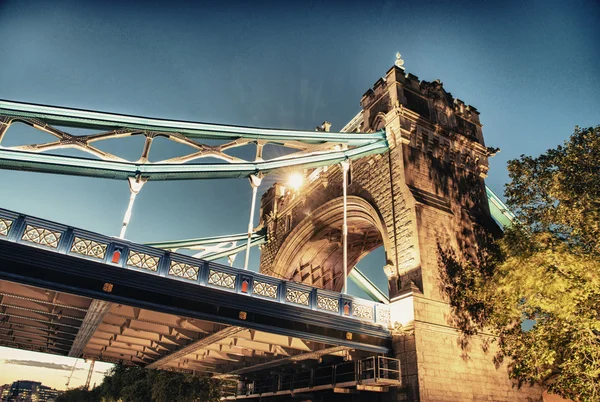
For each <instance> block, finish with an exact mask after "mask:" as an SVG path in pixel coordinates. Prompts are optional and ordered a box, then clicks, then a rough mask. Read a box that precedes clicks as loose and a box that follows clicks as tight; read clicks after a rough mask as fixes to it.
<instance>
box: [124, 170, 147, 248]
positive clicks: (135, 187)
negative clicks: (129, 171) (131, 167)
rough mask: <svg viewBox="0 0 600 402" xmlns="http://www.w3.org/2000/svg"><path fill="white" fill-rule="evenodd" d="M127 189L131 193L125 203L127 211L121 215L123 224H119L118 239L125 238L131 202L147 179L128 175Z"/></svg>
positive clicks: (131, 209) (131, 207) (131, 206)
mask: <svg viewBox="0 0 600 402" xmlns="http://www.w3.org/2000/svg"><path fill="white" fill-rule="evenodd" d="M128 180H129V191H130V192H131V195H130V196H129V204H128V205H127V211H125V216H124V217H123V226H121V233H120V234H119V238H120V239H124V238H125V232H126V231H127V225H129V220H130V219H131V212H132V211H133V203H134V202H135V197H136V196H137V194H138V193H139V192H140V190H141V189H142V187H143V186H144V184H145V183H146V182H147V181H148V179H145V178H141V177H130V178H129V179H128Z"/></svg>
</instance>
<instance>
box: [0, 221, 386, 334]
mask: <svg viewBox="0 0 600 402" xmlns="http://www.w3.org/2000/svg"><path fill="white" fill-rule="evenodd" d="M0 240H4V241H6V240H8V241H12V242H16V243H20V244H25V245H28V246H31V247H40V248H43V249H45V250H49V251H52V252H55V253H61V254H67V255H70V256H73V257H77V258H84V259H89V260H92V261H100V262H103V263H105V264H108V265H112V266H118V267H121V268H123V269H132V270H136V271H139V272H143V273H145V274H148V275H158V276H162V277H165V278H169V279H171V280H185V281H186V282H191V283H195V284H196V285H198V286H200V287H202V286H210V287H212V288H216V289H220V290H223V291H227V292H235V293H237V294H241V295H245V296H246V297H250V298H261V299H263V300H267V301H270V302H272V303H280V304H288V305H293V306H295V307H299V308H305V309H309V310H316V311H319V312H323V313H327V314H332V315H337V316H344V317H350V318H355V319H357V320H359V321H364V322H367V323H374V324H378V325H380V326H382V327H385V328H387V327H388V326H389V322H388V321H389V309H388V307H387V306H385V305H383V304H380V303H374V302H370V301H368V300H363V299H358V298H354V297H351V296H347V295H342V294H340V293H336V292H331V291H326V290H323V289H318V288H313V287H309V286H305V285H302V284H298V283H293V282H289V281H284V280H280V279H278V278H273V277H270V276H266V275H262V274H258V273H255V272H252V271H248V270H242V269H237V268H232V267H228V266H226V265H222V264H217V263H214V262H212V261H206V260H202V259H198V258H194V257H190V256H187V255H183V254H178V253H172V252H169V251H165V250H161V249H156V248H153V247H149V246H145V245H141V244H137V243H133V242H130V241H127V240H123V239H117V238H113V237H109V236H103V235H100V234H97V233H93V232H88V231H85V230H81V229H77V228H71V227H67V226H66V225H61V224H58V223H54V222H51V221H47V220H43V219H39V218H35V217H31V216H24V215H20V214H18V213H15V212H11V211H8V210H4V209H0ZM386 311H387V319H385V317H386V316H385V312H386Z"/></svg>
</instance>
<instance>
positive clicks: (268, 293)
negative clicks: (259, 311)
mask: <svg viewBox="0 0 600 402" xmlns="http://www.w3.org/2000/svg"><path fill="white" fill-rule="evenodd" d="M252 293H254V294H257V295H260V296H264V297H270V298H271V299H276V298H277V285H272V284H270V283H266V282H259V281H256V280H255V281H254V287H253V288H252Z"/></svg>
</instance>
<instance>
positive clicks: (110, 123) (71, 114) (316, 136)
mask: <svg viewBox="0 0 600 402" xmlns="http://www.w3.org/2000/svg"><path fill="white" fill-rule="evenodd" d="M0 114H4V115H6V116H8V117H9V118H13V119H14V118H19V117H20V118H35V119H41V120H43V121H44V122H46V123H49V124H56V125H60V126H66V127H80V128H95V129H108V130H111V129H115V128H129V129H133V130H141V131H156V132H167V133H181V134H182V135H183V136H185V137H188V138H204V139H237V138H249V139H256V140H265V141H290V140H291V141H301V142H305V143H323V142H336V143H340V144H347V145H361V144H368V143H372V142H376V141H378V140H380V139H381V133H373V134H365V133H333V132H323V131H318V132H317V131H302V130H281V129H272V128H254V127H240V126H227V125H218V124H207V123H195V122H189V121H177V120H167V119H156V118H150V117H139V116H130V115H122V114H115V113H104V112H95V111H91V110H83V109H72V108H65V107H57V106H47V105H36V104H33V103H24V102H14V101H8V100H0Z"/></svg>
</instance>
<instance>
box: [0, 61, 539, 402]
mask: <svg viewBox="0 0 600 402" xmlns="http://www.w3.org/2000/svg"><path fill="white" fill-rule="evenodd" d="M361 107H362V110H361V112H360V113H359V114H358V115H357V116H356V117H355V118H354V119H352V121H351V122H350V123H349V124H348V125H347V126H346V127H344V129H343V130H342V131H341V132H340V133H331V132H329V131H328V128H329V125H328V124H324V125H323V126H322V127H321V128H320V129H319V130H318V131H291V130H278V129H261V128H249V127H238V126H223V125H212V124H205V123H195V122H185V121H173V120H165V119H157V118H146V117H137V116H126V115H119V114H114V113H104V112H96V111H88V110H80V109H69V108H62V107H55V106H44V105H34V104H28V103H22V102H14V101H0V168H4V169H15V170H26V171H36V172H44V173H53V174H69V175H78V176H86V177H90V178H94V177H100V178H110V179H117V180H127V182H128V185H129V188H130V192H131V196H130V200H129V205H128V208H127V212H126V214H125V216H124V218H123V225H122V227H121V231H120V235H119V236H118V237H110V236H106V235H102V234H99V233H93V232H90V231H87V230H85V229H80V228H74V227H69V226H66V225H63V224H60V223H56V222H51V221H48V220H45V219H43V218H42V217H33V216H28V215H25V214H22V213H19V212H18V211H9V210H4V209H0V344H1V345H4V346H9V347H17V348H22V349H30V350H37V351H42V352H45V353H54V354H60V355H65V356H72V357H86V358H91V359H97V360H102V361H109V362H118V363H123V364H135V365H140V366H145V367H149V368H155V369H168V370H183V371H188V372H193V373H200V372H205V373H209V374H211V375H215V376H220V377H226V378H232V379H235V380H237V382H238V386H237V388H236V389H234V390H231V393H230V394H228V395H227V396H226V398H225V399H254V398H262V399H267V400H293V399H296V398H302V399H303V400H307V399H310V400H314V401H317V400H336V398H337V399H339V400H350V399H352V400H357V401H358V400H369V401H371V400H382V401H383V400H386V401H387V400H390V401H392V400H398V401H399V400H405V401H445V400H448V401H454V400H484V399H485V400H488V399H492V400H498V401H515V400H527V398H529V397H532V396H533V397H537V396H539V392H538V390H537V389H535V388H524V389H518V388H514V387H512V384H511V383H510V381H509V380H508V376H507V373H506V368H505V367H500V368H499V369H497V368H495V367H494V365H493V363H492V354H485V353H484V352H483V351H481V350H479V349H478V343H479V342H482V341H484V340H485V338H488V339H490V337H491V335H482V336H480V337H479V338H475V340H474V342H473V346H472V349H471V350H469V351H465V350H463V349H461V347H460V334H459V332H458V330H457V329H456V328H454V326H453V325H452V314H451V311H450V308H449V305H448V302H447V300H446V299H445V296H444V294H443V293H442V292H441V290H440V287H441V280H440V276H439V268H438V249H439V248H442V249H450V250H454V251H456V252H461V251H463V250H465V249H468V248H472V247H477V245H478V244H479V243H478V242H479V239H478V237H477V232H478V230H477V229H478V228H481V229H484V230H487V231H488V232H492V233H498V232H499V230H500V228H499V226H498V224H500V225H507V224H510V222H511V221H512V220H513V219H514V217H513V216H512V214H511V213H510V212H509V211H508V209H507V208H506V206H505V205H504V204H503V203H502V201H501V200H500V199H499V198H498V197H497V196H495V195H494V194H493V192H491V190H490V189H489V188H487V187H486V186H485V183H484V179H485V177H486V174H487V171H488V163H487V159H488V157H489V156H490V153H491V150H490V149H488V148H487V147H486V146H485V143H484V139H483V134H482V125H481V124H480V121H479V113H478V112H477V110H476V109H475V108H474V107H472V106H468V105H465V103H464V102H462V101H461V100H459V99H455V98H454V97H452V95H451V94H450V93H449V92H447V91H446V90H445V89H444V86H443V84H442V83H441V82H440V81H439V80H438V81H435V82H426V81H420V80H419V79H418V78H417V77H416V76H414V75H412V74H406V73H405V71H404V69H403V68H402V67H401V66H395V67H392V68H391V69H390V70H389V71H388V72H387V74H386V76H385V77H384V78H382V79H380V80H378V81H377V82H376V83H375V85H374V86H373V88H372V89H369V90H368V91H367V92H366V93H365V95H364V96H363V98H362V100H361ZM16 123H23V124H26V125H29V126H31V127H33V128H35V129H37V130H40V131H43V132H45V133H47V134H49V135H51V136H53V137H54V139H53V141H50V142H46V143H41V144H29V145H20V146H14V147H4V146H1V141H2V139H3V137H4V136H5V135H6V134H7V133H8V132H9V131H10V130H9V129H10V127H11V126H12V125H14V124H16ZM69 128H87V129H94V130H97V131H99V132H98V133H96V134H88V135H75V134H71V133H69V132H67V131H65V130H68V129H69ZM132 136H141V137H143V138H144V145H143V147H142V149H141V150H140V158H139V159H137V160H126V159H123V158H121V157H119V156H117V155H114V154H110V153H108V152H105V151H102V150H100V149H99V148H98V147H97V146H95V143H96V142H99V141H104V140H109V139H119V138H124V137H132ZM157 137H163V138H166V139H168V140H170V141H173V142H176V143H179V144H184V145H187V146H188V147H190V152H189V153H188V154H185V155H181V156H178V157H174V158H170V159H165V160H161V161H153V162H150V157H149V156H150V152H151V149H152V143H153V140H154V139H155V138H157ZM215 139H217V140H221V141H222V143H221V144H220V145H207V144H203V143H202V142H201V141H202V140H215ZM248 145H252V146H255V152H256V153H255V157H254V158H253V159H251V160H244V159H242V158H239V157H236V156H232V155H231V154H230V153H228V151H229V150H231V149H233V148H237V147H243V146H248ZM267 145H282V146H285V147H287V148H290V149H293V150H294V152H293V153H291V154H288V155H286V156H283V157H280V158H274V159H265V158H264V155H263V149H264V147H265V146H267ZM65 148H70V149H77V150H79V151H82V152H85V153H87V154H88V155H89V158H83V157H66V156H61V155H56V154H52V151H53V150H57V149H65ZM206 158H211V159H215V158H216V159H218V160H219V161H220V163H199V162H198V161H200V160H202V159H206ZM282 168H287V169H289V168H294V169H299V170H301V171H304V172H305V175H306V181H307V182H308V184H306V185H305V186H304V187H303V188H302V189H300V190H298V191H289V189H286V188H285V187H284V186H282V185H281V184H277V183H276V184H274V185H273V187H271V188H269V189H268V190H267V191H266V192H265V193H264V194H263V196H262V199H261V200H260V204H261V205H260V213H259V215H260V225H259V228H254V227H253V222H254V209H255V202H256V198H257V193H258V187H259V186H260V185H261V181H262V179H263V177H264V176H265V175H268V174H270V173H272V172H275V171H277V170H278V169H282ZM208 178H213V179H214V178H249V179H250V185H251V187H252V189H253V196H252V208H251V214H250V219H249V226H248V231H247V233H243V234H239V235H232V236H219V237H214V238H204V239H188V240H176V241H164V242H155V243H152V244H140V243H136V242H134V241H130V240H126V239H125V234H126V230H127V227H128V224H129V221H130V219H132V216H134V215H133V211H134V205H135V200H136V197H137V196H138V194H139V193H140V191H141V190H142V189H143V187H144V186H145V185H146V184H147V183H149V182H150V183H151V182H152V181H155V180H179V179H208ZM254 246H259V247H260V248H261V256H260V273H255V272H252V271H249V270H247V269H246V268H247V265H248V255H249V253H250V252H251V248H252V247H254ZM380 246H383V248H384V250H385V259H386V264H385V266H383V267H382V269H383V271H384V273H385V274H386V276H387V278H388V282H389V286H388V289H386V290H383V291H382V290H380V289H377V287H376V286H375V285H373V283H372V282H371V281H370V280H369V279H368V278H367V277H366V276H365V275H364V274H363V273H361V272H360V271H358V269H357V268H355V266H356V264H357V263H358V262H359V261H360V260H361V259H362V258H363V257H364V256H365V255H367V254H368V253H370V252H371V251H372V250H374V249H376V248H378V247H380ZM183 249H189V250H194V251H195V252H196V254H194V256H190V255H188V254H184V253H181V252H179V251H180V250H183ZM242 251H245V257H246V260H245V263H244V267H243V268H235V267H233V266H227V265H223V264H219V263H216V262H215V260H218V259H220V258H224V257H229V258H230V260H229V261H230V263H231V264H230V265H233V262H234V260H233V258H234V257H235V255H236V254H238V253H240V252H242ZM348 278H350V279H351V280H354V281H356V282H358V283H359V284H360V285H361V287H362V288H363V289H364V290H366V291H367V293H368V294H369V295H370V296H371V297H372V299H373V300H365V299H361V298H357V297H353V296H350V295H348V294H347V290H346V289H347V280H348Z"/></svg>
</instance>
